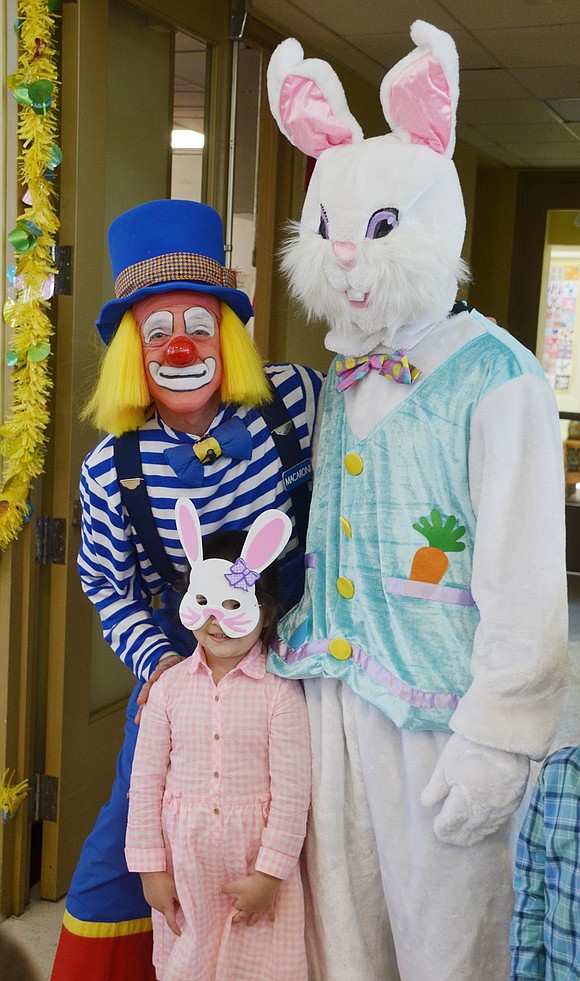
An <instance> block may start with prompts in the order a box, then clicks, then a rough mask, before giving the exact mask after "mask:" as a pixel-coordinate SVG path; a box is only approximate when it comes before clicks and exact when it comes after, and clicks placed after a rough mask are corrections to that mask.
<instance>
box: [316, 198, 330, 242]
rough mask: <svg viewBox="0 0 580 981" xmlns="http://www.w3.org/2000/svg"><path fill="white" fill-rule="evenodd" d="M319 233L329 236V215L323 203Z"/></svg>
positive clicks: (324, 236)
mask: <svg viewBox="0 0 580 981" xmlns="http://www.w3.org/2000/svg"><path fill="white" fill-rule="evenodd" d="M318 234H319V235H320V236H322V238H326V239H327V238H328V215H327V214H326V211H325V210H324V208H323V207H322V205H320V224H319V226H318Z"/></svg>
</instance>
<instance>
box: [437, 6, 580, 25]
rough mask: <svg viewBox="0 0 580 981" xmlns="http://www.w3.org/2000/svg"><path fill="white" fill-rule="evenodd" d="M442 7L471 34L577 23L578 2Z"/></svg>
mask: <svg viewBox="0 0 580 981" xmlns="http://www.w3.org/2000/svg"><path fill="white" fill-rule="evenodd" d="M440 5H441V6H442V7H443V8H444V9H445V10H446V11H447V12H448V13H449V14H452V15H453V16H454V17H456V18H457V20H458V21H459V22H460V23H461V24H463V25H464V27H468V28H469V29H470V30H473V29H478V28H486V27H528V26H531V25H543V24H575V23H577V22H578V19H579V18H578V0H545V2H544V3H529V2H528V0H507V2H506V0H484V2H482V0H480V2H479V3H474V2H473V0H440Z"/></svg>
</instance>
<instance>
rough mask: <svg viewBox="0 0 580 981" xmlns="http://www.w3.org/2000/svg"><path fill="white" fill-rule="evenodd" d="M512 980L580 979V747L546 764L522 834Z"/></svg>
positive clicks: (564, 751)
mask: <svg viewBox="0 0 580 981" xmlns="http://www.w3.org/2000/svg"><path fill="white" fill-rule="evenodd" d="M514 887H515V890H516V902H515V911H514V918H513V921H512V929H511V948H512V975H511V977H512V981H539V979H541V981H557V979H559V978H562V979H564V978H580V917H579V914H578V910H579V906H578V896H579V894H580V747H570V746H569V747H566V748H565V749H560V750H558V751H557V752H555V753H552V755H551V756H549V757H548V759H547V760H546V761H545V762H544V765H543V767H542V769H541V771H540V776H539V778H538V784H537V786H536V789H535V791H534V794H533V797H532V800H531V803H530V806H529V809H528V813H527V815H526V819H525V821H524V824H523V826H522V830H521V832H520V836H519V840H518V847H517V854H516V869H515V879H514Z"/></svg>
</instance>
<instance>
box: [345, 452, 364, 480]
mask: <svg viewBox="0 0 580 981" xmlns="http://www.w3.org/2000/svg"><path fill="white" fill-rule="evenodd" d="M344 465H345V467H346V469H347V470H348V472H349V473H351V474H352V475H353V476H354V477H357V476H358V474H359V473H362V472H363V470H364V463H363V461H362V457H360V456H359V455H358V453H347V454H346V456H345V458H344Z"/></svg>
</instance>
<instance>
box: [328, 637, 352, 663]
mask: <svg viewBox="0 0 580 981" xmlns="http://www.w3.org/2000/svg"><path fill="white" fill-rule="evenodd" d="M328 649H329V651H330V653H331V654H332V656H333V657H335V658H336V660H337V661H346V660H347V658H349V657H350V656H351V654H352V647H351V646H350V644H349V642H348V640H344V638H343V637H335V638H334V640H331V641H330V644H329V645H328Z"/></svg>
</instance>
